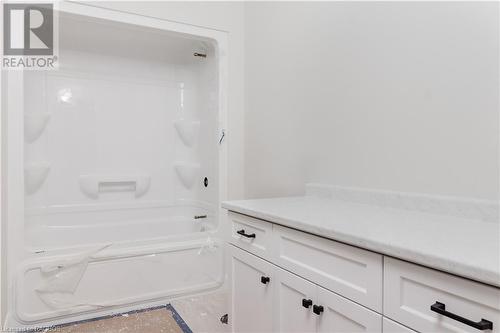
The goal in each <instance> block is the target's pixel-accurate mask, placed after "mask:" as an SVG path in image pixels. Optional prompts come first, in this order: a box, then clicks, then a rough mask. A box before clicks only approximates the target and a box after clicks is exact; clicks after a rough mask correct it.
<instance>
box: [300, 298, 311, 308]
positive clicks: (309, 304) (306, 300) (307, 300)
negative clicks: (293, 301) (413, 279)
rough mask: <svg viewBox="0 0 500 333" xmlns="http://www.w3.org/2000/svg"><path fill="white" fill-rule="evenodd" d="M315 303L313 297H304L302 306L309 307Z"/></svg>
mask: <svg viewBox="0 0 500 333" xmlns="http://www.w3.org/2000/svg"><path fill="white" fill-rule="evenodd" d="M311 305H313V301H312V299H305V298H303V299H302V306H303V307H305V308H306V309H309V308H310V307H311Z"/></svg>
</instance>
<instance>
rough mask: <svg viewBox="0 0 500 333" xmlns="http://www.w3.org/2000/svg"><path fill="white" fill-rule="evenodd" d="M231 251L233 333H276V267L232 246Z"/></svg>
mask: <svg viewBox="0 0 500 333" xmlns="http://www.w3.org/2000/svg"><path fill="white" fill-rule="evenodd" d="M229 249H230V265H231V281H232V282H231V289H232V293H231V298H232V299H231V303H232V311H231V312H232V316H231V317H232V318H231V323H232V328H233V332H237V333H240V332H252V333H257V332H272V330H273V312H272V311H273V286H274V284H275V282H274V276H273V270H274V268H273V266H272V265H271V264H270V263H268V262H266V261H264V260H262V259H260V258H258V257H256V256H254V255H252V254H249V253H247V252H245V251H243V250H240V249H238V248H236V247H234V246H232V245H231V246H229Z"/></svg>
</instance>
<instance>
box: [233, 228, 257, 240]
mask: <svg viewBox="0 0 500 333" xmlns="http://www.w3.org/2000/svg"><path fill="white" fill-rule="evenodd" d="M236 233H237V234H238V235H241V236H243V237H246V238H255V234H245V229H241V230H238V231H236Z"/></svg>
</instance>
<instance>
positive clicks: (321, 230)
mask: <svg viewBox="0 0 500 333" xmlns="http://www.w3.org/2000/svg"><path fill="white" fill-rule="evenodd" d="M222 207H223V208H226V209H228V210H230V211H234V212H238V213H241V214H245V215H249V216H253V217H256V218H259V219H262V220H266V221H269V222H273V223H277V224H280V225H283V226H287V227H291V228H294V229H298V230H301V231H305V232H308V233H311V234H315V235H318V236H322V237H326V238H330V239H333V240H337V241H340V242H344V243H347V244H351V245H354V246H358V247H361V248H364V249H367V250H371V251H374V252H378V253H382V254H385V255H389V256H392V257H396V258H400V259H403V260H407V261H410V262H414V263H417V264H421V265H425V266H428V267H432V268H435V269H439V270H442V271H446V272H449V273H453V274H456V275H459V276H463V277H467V278H470V279H473V280H476V281H480V282H483V283H487V284H490V285H494V286H497V287H500V224H499V223H497V222H486V221H481V220H476V219H468V218H462V217H454V216H447V215H440V214H433V213H426V212H419V211H411V210H405V209H396V208H390V207H381V206H377V205H370V204H363V203H355V202H349V201H342V200H338V199H332V198H322V197H316V196H304V197H288V198H273V199H257V200H241V201H229V202H224V203H223V204H222Z"/></svg>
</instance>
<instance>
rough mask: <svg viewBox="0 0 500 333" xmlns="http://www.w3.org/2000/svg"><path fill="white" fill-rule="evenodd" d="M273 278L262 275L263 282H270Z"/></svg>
mask: <svg viewBox="0 0 500 333" xmlns="http://www.w3.org/2000/svg"><path fill="white" fill-rule="evenodd" d="M269 281H271V279H270V278H269V277H268V276H261V277H260V282H261V283H263V284H268V283H269Z"/></svg>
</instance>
